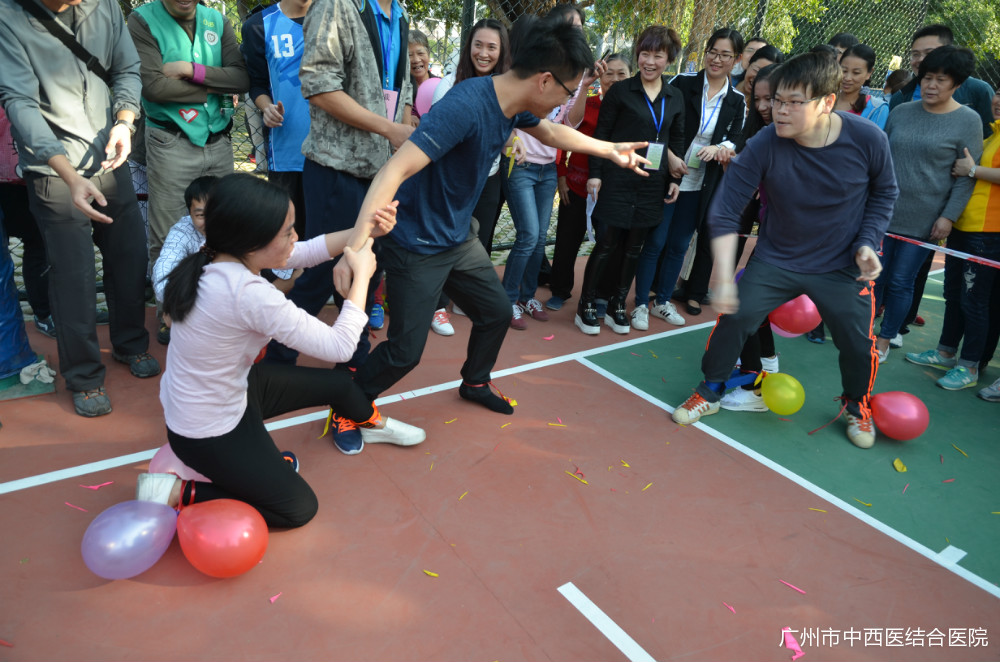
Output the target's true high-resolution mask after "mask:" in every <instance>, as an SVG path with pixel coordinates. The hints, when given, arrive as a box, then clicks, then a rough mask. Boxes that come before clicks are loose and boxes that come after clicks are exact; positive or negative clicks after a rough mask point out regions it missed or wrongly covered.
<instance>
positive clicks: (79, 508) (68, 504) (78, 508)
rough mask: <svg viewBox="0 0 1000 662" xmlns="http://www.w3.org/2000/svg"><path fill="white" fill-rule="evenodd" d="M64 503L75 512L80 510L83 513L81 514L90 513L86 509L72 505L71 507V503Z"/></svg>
mask: <svg viewBox="0 0 1000 662" xmlns="http://www.w3.org/2000/svg"><path fill="white" fill-rule="evenodd" d="M64 503H65V504H66V505H67V506H69V507H70V508H76V509H77V510H82V511H83V512H85V513H88V512H90V511H89V510H87V509H86V508H81V507H80V506H74V505H73V504H71V503H70V502H69V501H65V502H64Z"/></svg>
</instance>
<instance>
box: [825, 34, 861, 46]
mask: <svg viewBox="0 0 1000 662" xmlns="http://www.w3.org/2000/svg"><path fill="white" fill-rule="evenodd" d="M826 43H828V44H829V45H831V46H833V47H834V48H836V47H838V46H839V47H841V48H844V49H847V48H850V47H851V46H857V45H858V44H860V43H861V40H860V39H858V38H857V37H855V36H854V35H852V34H851V33H850V32H838V33H837V34H835V35H833V36H832V37H830V41H828V42H826Z"/></svg>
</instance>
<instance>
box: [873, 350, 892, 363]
mask: <svg viewBox="0 0 1000 662" xmlns="http://www.w3.org/2000/svg"><path fill="white" fill-rule="evenodd" d="M889 349H890V348H889V347H886V348H885V351H882V350H881V349H879V348H878V347H876V348H875V351H876V352H878V362H879V364H882V363H885V362H886V361H888V360H889Z"/></svg>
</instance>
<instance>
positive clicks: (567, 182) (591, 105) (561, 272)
mask: <svg viewBox="0 0 1000 662" xmlns="http://www.w3.org/2000/svg"><path fill="white" fill-rule="evenodd" d="M603 62H604V65H605V69H604V73H603V74H601V88H600V92H599V93H598V94H594V95H592V96H588V97H587V102H586V104H584V105H585V109H584V115H583V122H582V123H581V124H580V126H579V127H577V131H579V132H580V133H583V134H586V135H588V136H592V135H594V129H596V128H597V116H598V113H600V110H601V100H602V99H603V98H604V95H606V94H607V93H608V90H610V89H611V86H612V85H614V84H615V83H617V82H619V81H623V80H625V79H626V78H628V77H629V76H630V75H631V71H630V70H629V63H628V60H627V59H626V57H625V56H624V55H622V54H620V53H613V54H611V55H609V56H608V57H606V58H604V60H603ZM573 108H574V109H576V106H575V105H574V107H573ZM572 114H573V113H572V111H570V115H571V117H570V119H571V120H572ZM568 157H569V158H568V159H567V153H566V152H562V151H560V152H559V155H558V156H557V157H556V174H557V175H558V178H557V180H556V182H557V185H558V190H559V219H558V221H557V223H556V247H555V253H554V255H553V256H552V274H551V276H550V277H549V289H550V290H552V296H551V297H550V298H549V300H548V301H546V302H545V307H546V308H548V309H549V310H559V309H561V308H562V307H563V304H564V303H566V300H567V299H569V298H570V296H572V293H573V278H574V275H575V274H574V272H575V268H576V258H577V256H578V255H579V254H580V245H581V244H582V243H583V237H584V235H586V233H587V179H588V177H589V175H590V157H589V156H587V155H586V154H577V153H573V154H569V155H568Z"/></svg>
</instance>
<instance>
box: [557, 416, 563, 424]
mask: <svg viewBox="0 0 1000 662" xmlns="http://www.w3.org/2000/svg"><path fill="white" fill-rule="evenodd" d="M556 420H557V421H559V424H560V425H562V419H561V418H559V417H558V416H556Z"/></svg>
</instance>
